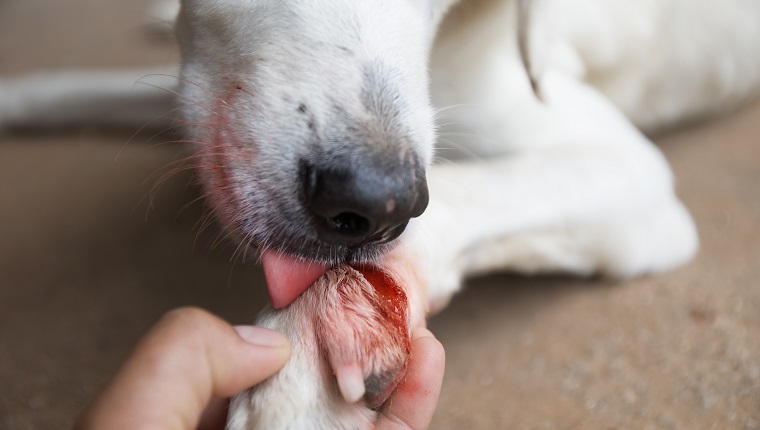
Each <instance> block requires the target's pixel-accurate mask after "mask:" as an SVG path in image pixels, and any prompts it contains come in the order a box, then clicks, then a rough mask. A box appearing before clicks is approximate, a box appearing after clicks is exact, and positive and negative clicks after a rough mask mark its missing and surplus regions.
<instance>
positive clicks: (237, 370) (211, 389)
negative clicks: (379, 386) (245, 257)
mask: <svg viewBox="0 0 760 430" xmlns="http://www.w3.org/2000/svg"><path fill="white" fill-rule="evenodd" d="M289 356H290V343H289V342H288V340H287V339H286V338H285V337H284V336H283V335H281V334H279V333H277V332H275V331H272V330H267V329H264V328H259V327H253V326H239V327H234V328H233V327H232V326H230V325H229V324H228V323H226V322H225V321H223V320H221V319H219V318H218V317H216V316H214V315H212V314H210V313H208V312H206V311H203V310H199V309H192V308H187V309H180V310H176V311H172V312H169V313H168V314H167V315H166V316H164V317H163V318H162V319H161V321H159V322H158V323H157V324H156V325H155V326H154V327H153V329H151V331H150V332H149V333H148V334H147V335H146V336H145V337H144V338H143V339H142V341H141V342H140V343H139V344H138V346H137V347H136V349H135V351H134V352H133V353H132V355H131V356H130V357H129V358H128V359H127V361H126V362H125V363H124V364H123V365H122V367H121V369H120V370H119V371H118V373H117V374H116V376H115V377H114V379H113V380H112V381H111V383H110V384H109V385H108V386H107V387H106V389H105V390H104V391H103V393H102V394H101V395H100V396H99V397H98V398H97V399H96V400H95V402H94V403H93V404H92V405H91V406H90V407H89V408H88V409H87V410H86V411H85V412H84V413H83V415H82V417H81V418H80V419H79V421H78V423H77V425H76V426H75V428H76V429H79V430H89V429H114V430H119V429H149V428H156V429H182V430H187V429H195V428H201V429H219V428H223V427H224V422H225V419H226V406H227V402H226V400H224V399H226V398H228V397H230V396H232V395H233V394H235V393H237V392H238V391H241V390H243V389H245V388H247V387H250V386H252V385H255V384H257V383H259V382H261V381H263V380H265V379H266V378H268V377H269V376H271V375H273V374H274V373H275V372H277V371H278V370H279V369H280V368H282V366H283V365H284V364H285V362H286V361H287V359H288V357H289ZM443 368H444V353H443V347H442V346H441V344H440V342H438V341H437V340H436V339H435V338H434V337H433V335H432V334H431V333H430V332H429V331H427V330H425V329H418V330H417V331H416V332H415V334H414V336H413V342H412V357H411V360H410V363H409V368H408V370H407V378H405V380H404V381H403V382H402V383H401V384H400V385H399V387H398V388H397V389H396V391H395V392H394V394H393V395H392V396H391V398H390V399H389V400H388V402H387V403H386V405H385V407H384V409H383V411H382V413H381V414H380V420H379V421H378V423H377V429H385V430H391V429H423V428H427V426H428V425H429V423H430V420H431V419H432V416H433V412H434V411H435V406H436V404H437V402H438V394H439V392H440V387H441V383H442V380H443Z"/></svg>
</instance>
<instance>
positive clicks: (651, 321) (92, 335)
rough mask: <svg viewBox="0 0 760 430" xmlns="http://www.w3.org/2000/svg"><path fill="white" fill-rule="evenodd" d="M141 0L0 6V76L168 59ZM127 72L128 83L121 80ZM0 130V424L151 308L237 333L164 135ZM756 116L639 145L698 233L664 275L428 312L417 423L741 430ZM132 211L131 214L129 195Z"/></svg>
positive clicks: (228, 277) (748, 407)
mask: <svg viewBox="0 0 760 430" xmlns="http://www.w3.org/2000/svg"><path fill="white" fill-rule="evenodd" d="M151 23H154V24H155V23H156V19H155V17H154V16H153V15H152V13H151V4H150V1H149V0H131V1H116V0H57V1H54V2H53V1H50V0H23V1H20V0H16V1H0V78H11V77H17V76H22V75H25V74H28V73H33V72H39V71H56V70H69V69H77V70H82V69H105V70H114V69H123V68H136V67H145V66H167V67H166V70H167V71H169V72H171V70H172V69H173V68H172V67H171V65H173V64H176V62H177V60H178V56H177V54H176V46H175V44H174V42H173V40H172V38H171V36H167V35H162V34H161V33H160V32H156V31H155V30H156V27H155V26H150V25H148V24H151ZM139 77H140V76H139V74H138V75H136V76H135V78H139ZM133 132H134V130H118V129H116V130H114V129H111V130H103V129H97V128H93V127H87V126H82V127H75V128H73V129H66V130H56V131H39V130H33V129H32V130H13V131H11V132H6V133H4V134H0V428H2V429H42V428H65V427H68V426H70V425H71V423H72V421H73V419H74V417H75V416H76V415H77V413H78V412H79V411H80V410H81V409H82V408H84V407H85V405H86V404H87V403H88V402H89V401H90V400H91V399H92V397H93V396H94V395H95V394H96V393H97V392H98V390H99V389H100V388H101V387H102V386H103V384H104V383H105V382H106V381H107V380H108V378H109V377H110V375H111V374H112V373H113V372H114V370H115V369H116V367H117V366H118V365H119V363H120V361H121V360H122V359H123V358H124V357H125V355H126V354H127V353H128V351H129V350H130V349H131V347H132V346H133V345H134V343H135V342H136V340H137V339H138V338H139V337H140V335H141V334H142V333H144V332H145V331H146V330H147V329H148V327H150V326H151V325H152V324H153V323H154V322H155V321H156V319H157V318H159V317H160V315H161V314H163V313H164V312H165V311H166V310H168V309H171V308H174V307H177V306H183V305H197V306H202V307H204V308H206V309H209V310H211V311H213V312H215V313H217V314H219V315H221V316H223V317H224V318H226V319H228V320H230V321H232V322H234V323H248V322H250V321H252V319H253V317H254V316H255V314H256V313H257V311H258V309H260V308H261V306H263V304H264V303H265V302H266V290H265V287H264V284H263V277H262V274H261V272H260V269H259V268H258V267H257V266H256V265H255V264H253V263H244V262H241V261H240V258H232V257H233V253H234V251H235V248H234V246H231V245H229V244H227V243H226V242H225V241H224V240H218V239H220V237H221V236H220V232H219V230H218V229H217V227H216V226H211V227H209V228H206V229H203V230H202V231H201V228H200V224H199V220H201V219H202V217H203V215H204V211H203V205H202V204H200V203H193V201H194V200H195V199H197V198H198V197H199V190H198V188H197V187H196V186H195V185H194V182H193V180H192V176H191V175H190V174H189V173H188V172H181V173H179V174H177V175H175V176H173V177H172V179H171V180H169V181H168V182H166V183H165V184H163V186H161V187H160V189H159V190H158V191H157V192H156V193H155V194H154V195H152V198H149V196H151V190H152V189H153V188H154V185H155V184H156V182H157V175H160V174H161V173H162V172H164V171H166V167H167V166H169V165H170V164H171V163H172V162H173V161H175V160H178V159H179V158H181V157H182V156H183V151H182V148H181V146H180V145H178V144H173V143H167V142H168V141H171V140H172V139H173V137H172V136H171V135H160V136H155V135H153V133H150V132H149V133H142V134H138V135H137V137H134V138H131V136H132V134H133ZM759 135H760V104H757V103H755V104H753V105H749V106H746V107H744V108H742V109H739V110H737V111H736V112H734V113H732V114H730V115H728V116H725V117H721V118H715V119H712V120H710V121H709V122H706V123H701V124H695V125H692V126H690V127H689V128H688V129H683V130H679V131H676V132H673V133H670V134H669V135H666V136H657V137H656V141H657V143H658V144H659V145H660V147H661V148H662V150H663V151H664V152H665V154H666V156H667V157H668V159H669V160H670V162H671V163H672V165H673V168H674V171H675V174H676V177H677V181H678V192H679V195H680V196H681V198H682V199H683V200H684V202H685V203H686V205H687V206H688V207H689V209H690V210H691V211H692V213H693V215H694V217H695V219H696V222H697V225H698V228H699V230H700V235H701V240H702V249H701V252H700V254H699V255H698V256H697V258H696V259H695V260H694V261H693V262H692V263H691V264H689V265H688V266H687V267H684V268H682V269H680V270H677V271H675V272H672V273H668V274H665V275H662V276H657V277H651V278H641V279H636V280H633V281H627V282H612V281H607V280H594V279H592V280H589V279H584V280H579V279H573V278H563V277H540V278H523V277H515V276H506V275H503V276H502V275H500V276H492V277H488V278H482V279H476V280H472V281H470V282H468V285H467V289H466V291H465V292H463V293H462V294H461V295H460V296H459V297H457V299H456V300H454V302H453V304H452V305H451V306H450V307H449V308H447V309H446V310H445V311H444V312H443V313H442V314H440V315H438V316H436V317H435V318H433V320H432V321H431V326H432V329H433V331H434V332H435V333H436V334H437V335H438V337H439V338H440V339H441V340H442V342H443V344H444V346H445V347H446V351H447V373H446V380H445V384H444V390H443V394H442V398H441V401H440V405H439V408H438V412H437V415H436V418H435V421H434V423H433V426H432V428H434V429H757V428H760V188H759V187H760V141H759V140H760V138H758V136H759ZM149 201H150V203H151V204H149Z"/></svg>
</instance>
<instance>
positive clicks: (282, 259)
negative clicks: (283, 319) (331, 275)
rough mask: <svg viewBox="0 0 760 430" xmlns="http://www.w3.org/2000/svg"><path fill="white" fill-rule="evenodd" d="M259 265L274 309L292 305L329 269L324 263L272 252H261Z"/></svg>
mask: <svg viewBox="0 0 760 430" xmlns="http://www.w3.org/2000/svg"><path fill="white" fill-rule="evenodd" d="M261 264H262V266H263V267H264V277H265V278H266V282H267V288H268V289H269V297H270V299H271V300H272V306H274V308H275V309H279V308H284V307H285V306H288V305H289V304H291V303H293V301H294V300H295V299H297V298H298V296H300V295H301V294H302V293H303V292H304V291H306V290H307V289H308V288H309V287H310V286H311V285H312V284H313V283H314V282H316V280H317V279H319V278H320V277H321V276H322V275H324V274H325V272H327V271H328V270H329V269H330V267H331V266H330V265H328V264H326V263H321V262H318V261H312V260H304V259H302V258H298V257H296V256H293V255H290V254H286V253H282V252H279V251H274V250H264V251H262V253H261Z"/></svg>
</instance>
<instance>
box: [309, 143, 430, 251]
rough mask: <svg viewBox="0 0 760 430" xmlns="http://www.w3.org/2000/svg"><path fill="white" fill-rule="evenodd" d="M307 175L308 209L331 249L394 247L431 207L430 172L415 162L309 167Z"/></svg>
mask: <svg viewBox="0 0 760 430" xmlns="http://www.w3.org/2000/svg"><path fill="white" fill-rule="evenodd" d="M301 175H302V180H303V182H304V190H305V192H304V195H305V206H306V208H307V209H308V210H309V211H310V212H311V214H312V216H313V217H314V219H315V221H316V228H317V234H318V236H319V238H320V240H322V241H324V242H326V243H329V244H336V245H345V246H352V247H353V246H360V245H365V244H369V243H384V242H389V241H391V240H393V239H395V238H397V237H398V236H399V235H400V234H401V233H402V232H403V231H404V228H406V225H407V223H408V222H409V219H410V218H414V217H417V216H419V215H421V214H422V212H424V211H425V208H426V207H427V204H428V189H427V182H426V180H425V173H424V169H423V168H421V167H419V165H418V163H416V161H415V160H414V159H407V160H401V161H399V160H398V159H397V160H396V162H395V163H393V162H389V161H388V160H382V159H381V160H380V162H373V160H372V159H371V158H370V159H362V160H360V161H356V160H352V161H350V162H340V161H339V160H334V159H333V160H329V161H324V160H322V161H320V162H319V163H315V164H310V163H308V162H304V163H302V168H301Z"/></svg>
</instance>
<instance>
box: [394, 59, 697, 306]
mask: <svg viewBox="0 0 760 430" xmlns="http://www.w3.org/2000/svg"><path fill="white" fill-rule="evenodd" d="M510 73H512V75H511V76H513V77H515V76H517V77H518V79H515V80H514V81H513V82H514V85H513V88H511V89H510V91H509V93H508V94H504V96H505V100H506V101H504V102H503V103H501V105H500V107H501V110H496V111H495V112H497V114H498V112H501V114H502V115H504V116H503V117H502V118H503V121H502V122H501V123H500V126H499V127H494V128H492V129H491V130H490V131H491V132H492V134H491V136H497V137H495V138H497V139H502V140H503V141H504V142H509V143H510V146H511V148H512V152H511V153H510V155H503V156H502V157H501V158H495V159H491V160H481V161H478V162H467V163H464V164H446V165H437V166H434V167H433V169H432V170H431V171H430V172H429V175H428V181H429V184H430V195H431V203H430V206H429V208H428V210H427V212H426V213H425V215H423V217H421V219H420V220H419V222H417V223H416V224H415V225H414V226H413V227H412V228H411V230H410V231H409V233H408V235H407V237H406V239H405V240H404V241H402V245H401V247H399V248H398V249H397V250H396V251H394V253H398V254H405V255H407V258H409V259H410V260H411V261H416V262H418V263H417V264H419V265H420V266H421V268H420V269H419V270H420V271H421V272H422V273H423V276H422V279H425V280H426V281H427V282H428V285H427V288H428V297H429V299H430V304H431V306H432V307H433V308H439V307H440V306H441V305H442V304H445V303H446V301H447V300H448V298H449V297H450V295H451V294H452V293H453V292H455V291H456V290H457V289H458V288H459V285H460V282H461V279H462V278H463V277H464V276H466V275H468V274H475V273H483V272H487V271H493V270H512V271H517V272H525V273H535V272H546V271H563V272H570V273H576V274H584V275H585V274H591V273H603V274H607V275H612V276H619V277H629V276H634V275H637V274H643V273H649V272H659V271H663V270H667V269H671V268H673V267H676V266H678V265H679V264H683V263H684V262H686V261H687V260H688V259H689V258H690V257H691V256H692V255H693V254H694V252H695V250H696V248H697V236H696V232H695V228H694V225H693V223H692V220H691V218H690V216H689V214H688V213H687V211H686V210H685V209H684V207H683V206H682V204H681V203H680V202H679V200H678V199H677V197H676V195H675V192H674V184H673V179H672V176H671V173H670V170H669V167H668V165H667V163H666V161H665V159H664V157H663V156H662V155H661V153H660V152H659V151H658V150H657V148H656V147H654V145H652V144H651V143H650V142H649V141H648V140H647V138H646V137H644V136H643V135H642V134H640V133H639V132H638V131H637V130H636V129H635V128H634V127H633V126H632V125H631V124H630V123H629V122H628V120H627V119H626V118H624V117H623V116H622V115H621V114H620V113H619V112H618V111H617V109H616V108H615V107H614V106H613V105H612V104H611V103H610V102H609V101H607V100H606V99H605V98H604V97H603V96H601V95H600V94H599V93H598V92H596V91H595V90H594V89H593V88H591V87H589V86H587V85H585V84H583V83H581V82H579V81H577V80H575V79H573V78H571V77H568V76H566V75H564V74H560V73H551V72H547V73H545V75H544V77H543V79H542V91H543V93H544V97H545V99H546V103H545V104H543V103H541V102H539V101H537V100H536V99H535V97H533V95H532V92H531V90H530V85H529V83H528V80H527V78H525V77H524V76H520V73H521V71H520V67H519V66H515V67H514V68H513V70H510ZM515 74H517V75H515ZM507 95H508V96H509V97H510V98H509V99H506V96H507ZM513 104H514V105H513ZM518 113H519V115H518ZM511 115H515V116H514V117H512V116H511ZM497 132H498V133H500V134H497Z"/></svg>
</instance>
